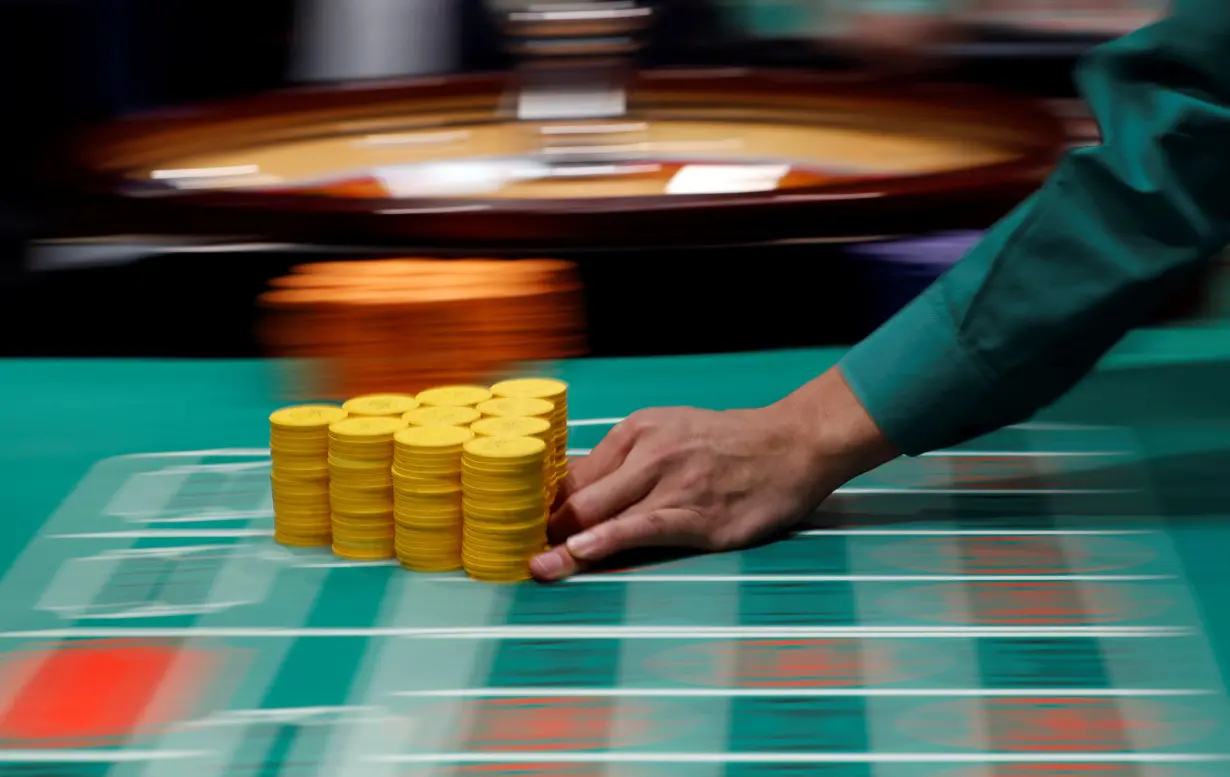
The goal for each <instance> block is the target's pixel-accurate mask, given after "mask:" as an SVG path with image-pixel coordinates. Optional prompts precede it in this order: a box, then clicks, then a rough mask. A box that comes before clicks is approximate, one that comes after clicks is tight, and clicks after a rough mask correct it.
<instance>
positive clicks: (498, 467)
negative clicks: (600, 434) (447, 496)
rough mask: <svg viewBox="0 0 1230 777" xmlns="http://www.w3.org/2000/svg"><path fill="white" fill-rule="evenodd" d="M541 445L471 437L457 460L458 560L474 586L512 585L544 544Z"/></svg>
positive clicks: (520, 439)
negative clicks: (461, 520)
mask: <svg viewBox="0 0 1230 777" xmlns="http://www.w3.org/2000/svg"><path fill="white" fill-rule="evenodd" d="M547 455H548V451H547V445H546V443H544V442H543V441H542V440H536V439H534V438H532V437H476V438H474V439H473V440H470V441H469V442H467V443H465V444H464V446H463V453H462V457H461V485H462V513H463V515H464V529H463V534H462V545H461V557H462V564H463V566H464V567H465V571H466V574H468V575H469V576H470V577H472V578H474V579H476V580H484V581H488V582H503V583H513V582H517V581H520V580H526V579H528V578H529V576H530V572H529V565H530V559H531V558H533V556H534V555H535V554H537V553H541V552H542V550H543V548H544V547H546V542H547V493H546V483H545V482H544V477H543V472H544V470H545V469H546V461H547Z"/></svg>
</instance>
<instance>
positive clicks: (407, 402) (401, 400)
mask: <svg viewBox="0 0 1230 777" xmlns="http://www.w3.org/2000/svg"><path fill="white" fill-rule="evenodd" d="M418 406H419V401H418V400H417V399H415V398H414V397H411V396H406V395H405V394H367V395H365V396H361V397H354V398H353V399H349V400H347V401H346V402H345V404H343V405H342V409H343V410H345V411H346V412H348V413H350V414H351V415H376V416H394V415H396V416H399V415H402V414H403V413H407V412H409V411H411V410H413V409H415V408H416V407H418Z"/></svg>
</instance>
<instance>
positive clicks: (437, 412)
mask: <svg viewBox="0 0 1230 777" xmlns="http://www.w3.org/2000/svg"><path fill="white" fill-rule="evenodd" d="M484 404H485V403H484ZM482 417H483V414H482V413H480V412H479V411H478V410H476V409H475V408H472V407H419V408H415V409H414V410H411V411H410V412H408V413H405V414H403V415H402V417H401V420H403V421H405V422H406V423H408V424H410V425H411V426H466V427H468V426H469V425H470V424H472V423H474V422H475V421H477V420H478V419H480V418H482Z"/></svg>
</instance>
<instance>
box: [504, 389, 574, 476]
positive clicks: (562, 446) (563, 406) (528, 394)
mask: <svg viewBox="0 0 1230 777" xmlns="http://www.w3.org/2000/svg"><path fill="white" fill-rule="evenodd" d="M491 393H492V394H493V395H494V396H497V397H505V398H508V399H545V400H546V401H548V402H550V403H551V405H552V410H551V419H550V420H551V447H550V451H549V453H550V456H551V461H552V463H553V465H554V470H555V474H554V477H552V478H551V483H550V485H554V484H557V483H559V481H561V480H563V479H564V476H565V475H567V474H568V384H567V383H565V382H563V381H562V380H555V379H553V378H520V379H516V380H506V381H502V382H500V383H497V384H495V385H494V386H492V387H491Z"/></svg>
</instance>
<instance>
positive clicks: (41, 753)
mask: <svg viewBox="0 0 1230 777" xmlns="http://www.w3.org/2000/svg"><path fill="white" fill-rule="evenodd" d="M210 755H213V753H211V752H209V751H207V750H77V749H72V750H47V749H43V750H6V749H4V748H0V763H132V762H140V761H171V760H182V759H185V758H204V757H206V756H210Z"/></svg>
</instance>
